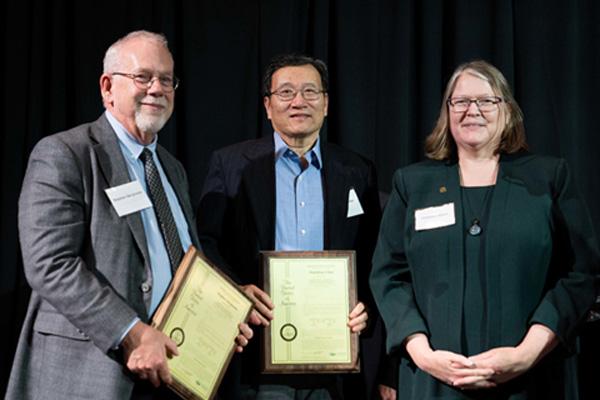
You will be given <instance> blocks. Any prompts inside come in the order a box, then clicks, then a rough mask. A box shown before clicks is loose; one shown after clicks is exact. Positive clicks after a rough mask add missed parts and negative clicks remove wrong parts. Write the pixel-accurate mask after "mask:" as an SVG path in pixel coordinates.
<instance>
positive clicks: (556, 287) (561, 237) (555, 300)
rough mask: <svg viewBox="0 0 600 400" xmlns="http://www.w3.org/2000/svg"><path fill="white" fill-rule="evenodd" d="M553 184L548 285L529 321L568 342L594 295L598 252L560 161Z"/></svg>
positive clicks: (582, 207) (587, 218)
mask: <svg viewBox="0 0 600 400" xmlns="http://www.w3.org/2000/svg"><path fill="white" fill-rule="evenodd" d="M553 185H554V191H555V194H554V204H553V210H552V211H553V212H552V219H553V221H552V222H553V224H554V231H555V235H554V238H553V243H554V246H555V247H554V249H553V259H552V265H551V266H550V267H551V268H550V276H549V279H548V280H549V282H550V287H549V288H548V290H547V292H546V294H545V295H544V297H543V298H542V300H541V302H540V304H539V306H538V307H537V309H536V310H535V312H534V313H533V316H532V317H531V320H530V323H532V324H533V323H540V324H543V325H545V326H547V327H548V328H550V329H551V330H552V331H553V332H554V333H556V334H557V335H558V337H559V339H560V340H561V342H562V343H563V344H566V345H570V344H571V340H572V339H573V337H574V336H575V334H576V333H577V332H576V331H577V328H578V327H579V326H580V324H581V322H582V321H583V320H584V319H585V316H586V313H587V311H588V310H589V308H590V307H591V306H592V305H593V303H594V300H595V297H596V291H597V288H598V273H599V271H598V269H599V267H600V252H599V250H598V242H597V238H596V236H595V234H594V229H593V226H592V223H591V219H590V216H589V214H588V211H587V208H586V206H585V204H584V202H583V201H582V199H581V196H580V195H579V193H578V192H577V190H576V187H575V184H574V183H573V180H572V177H571V173H570V171H569V168H568V166H567V164H566V162H565V161H564V160H560V163H559V164H558V166H557V168H556V173H555V178H554V182H553Z"/></svg>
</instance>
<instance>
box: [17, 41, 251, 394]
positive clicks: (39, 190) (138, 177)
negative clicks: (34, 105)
mask: <svg viewBox="0 0 600 400" xmlns="http://www.w3.org/2000/svg"><path fill="white" fill-rule="evenodd" d="M173 67H174V65H173V58H172V56H171V53H170V52H169V49H168V47H167V42H166V40H165V38H164V36H162V35H158V34H155V33H150V32H146V31H137V32H132V33H130V34H129V35H127V36H125V37H124V38H122V39H120V40H119V41H117V42H116V43H114V44H113V45H112V46H111V47H110V48H109V49H108V50H107V52H106V56H105V59H104V73H103V74H102V76H101V78H100V89H101V93H102V99H103V103H104V105H105V108H106V112H105V113H104V114H103V115H102V116H101V117H100V118H99V119H98V120H96V121H95V122H92V123H88V124H84V125H80V126H78V127H76V128H74V129H71V130H69V131H66V132H61V133H58V134H55V135H52V136H49V137H46V138H44V139H43V140H41V141H40V142H39V143H38V144H37V145H36V146H35V148H34V150H33V152H32V154H31V157H30V160H29V165H28V168H27V172H26V175H25V179H24V182H23V188H22V192H21V196H20V199H19V235H20V241H21V249H22V252H23V262H24V268H25V274H26V276H27V279H28V282H29V283H30V285H31V287H32V295H31V300H30V304H29V309H28V312H27V315H26V319H25V322H24V325H23V329H22V333H21V337H20V340H19V345H18V349H17V352H16V356H15V361H14V365H13V369H12V373H11V377H10V381H9V386H8V391H7V394H6V397H7V398H8V399H19V400H22V399H42V398H43V399H61V400H64V399H129V398H144V399H147V398H161V399H163V398H169V397H170V396H171V394H170V393H169V392H168V391H167V390H166V389H164V386H161V388H162V389H157V390H155V389H154V388H153V387H152V386H151V385H150V384H149V383H148V382H150V383H152V384H153V385H154V386H159V385H161V384H163V383H169V382H171V379H172V378H171V376H170V374H169V370H168V366H167V358H168V357H173V356H176V355H177V346H176V344H175V343H174V342H173V341H172V340H171V339H170V338H169V337H167V336H166V335H164V334H163V333H162V332H159V331H158V330H156V329H154V328H152V327H151V326H150V325H149V324H148V323H149V318H150V316H151V314H152V312H153V311H154V309H156V307H157V305H158V303H159V302H160V300H161V298H162V296H163V294H164V292H165V291H166V288H167V286H168V284H169V282H170V280H171V276H172V268H176V267H177V264H178V262H177V261H178V260H179V259H180V258H181V256H182V255H183V252H184V251H185V250H186V249H187V247H188V246H189V245H190V244H195V245H196V246H197V245H198V237H197V234H196V229H195V222H194V218H193V212H192V208H191V205H190V200H189V196H188V187H187V180H186V175H185V172H184V169H183V167H182V165H181V164H180V163H179V162H178V161H177V160H176V159H175V158H174V157H173V156H171V155H170V154H169V153H168V152H167V151H166V150H165V149H164V148H162V147H161V146H160V145H158V144H157V143H156V140H157V132H158V131H159V130H160V129H161V128H162V126H163V125H164V124H165V123H166V121H167V120H168V119H169V117H170V115H171V113H172V110H173V101H174V96H175V89H176V88H177V78H176V77H175V76H174V75H173ZM142 160H143V161H142ZM149 166H151V168H152V169H153V171H152V172H148V168H150V167H149ZM150 176H152V177H153V179H155V181H154V182H152V183H151V182H150V179H149V178H150ZM126 184H127V185H126ZM157 185H158V186H160V188H162V195H160V196H159V195H158V194H156V193H157V192H153V191H152V189H151V188H152V187H157ZM132 187H133V189H132ZM108 189H110V190H108ZM157 190H160V189H157ZM153 193H154V194H153ZM148 196H149V197H150V198H148ZM153 196H155V197H153ZM158 197H160V198H161V200H164V201H165V202H166V203H165V202H163V203H162V205H164V206H165V207H163V209H162V211H158V210H157V209H158V203H157V200H156V199H157V198H158ZM132 198H133V199H137V202H134V201H128V200H127V199H132ZM150 199H152V200H150ZM169 216H170V217H169ZM159 221H160V224H163V225H165V226H169V227H171V228H172V229H173V230H172V231H171V232H170V235H169V234H167V233H165V234H163V233H162V230H161V229H160V228H159V227H158V224H159ZM167 237H169V238H171V239H172V240H171V241H170V242H169V239H168V238H167ZM170 244H173V245H172V247H169V245H170ZM246 328H247V327H245V328H243V329H245V332H246V334H247V335H249V333H248V331H247V329H246ZM238 340H240V341H243V343H245V339H242V338H238ZM161 391H162V392H161Z"/></svg>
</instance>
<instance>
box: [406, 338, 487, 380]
mask: <svg viewBox="0 0 600 400" xmlns="http://www.w3.org/2000/svg"><path fill="white" fill-rule="evenodd" d="M406 351H407V352H408V354H409V355H410V356H411V358H412V360H413V361H414V363H415V364H416V365H417V367H419V368H420V369H422V370H423V371H425V372H427V373H428V374H430V375H431V376H433V377H434V378H436V379H439V380H440V381H442V382H444V383H446V384H448V385H450V386H456V387H459V388H461V389H483V388H491V387H494V386H496V383H495V382H494V381H492V380H491V379H490V378H492V377H493V376H494V372H495V371H494V370H493V369H492V368H489V367H480V366H478V365H477V364H476V363H474V362H473V361H471V360H470V359H468V358H467V357H465V356H463V355H461V354H456V353H453V352H451V351H444V350H432V349H431V346H430V345H429V340H428V339H427V336H425V335H424V334H422V333H416V334H414V335H411V336H409V337H408V338H407V339H406Z"/></svg>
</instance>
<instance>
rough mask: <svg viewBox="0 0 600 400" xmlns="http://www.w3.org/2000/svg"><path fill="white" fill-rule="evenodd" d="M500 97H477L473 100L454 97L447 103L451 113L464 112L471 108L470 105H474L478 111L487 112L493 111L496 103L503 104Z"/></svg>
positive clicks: (496, 105)
mask: <svg viewBox="0 0 600 400" xmlns="http://www.w3.org/2000/svg"><path fill="white" fill-rule="evenodd" d="M503 101H504V100H503V99H502V97H498V96H486V97H478V98H475V99H468V98H466V97H455V98H453V99H448V101H447V103H448V105H449V106H450V107H452V111H454V112H457V113H459V112H465V111H467V110H468V109H469V107H470V106H471V103H475V105H476V106H477V108H478V109H479V111H482V112H489V111H494V110H496V108H498V103H501V102H503Z"/></svg>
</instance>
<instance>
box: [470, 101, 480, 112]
mask: <svg viewBox="0 0 600 400" xmlns="http://www.w3.org/2000/svg"><path fill="white" fill-rule="evenodd" d="M467 115H481V111H480V110H479V106H478V105H477V103H476V102H474V101H471V102H470V103H469V108H467Z"/></svg>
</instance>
